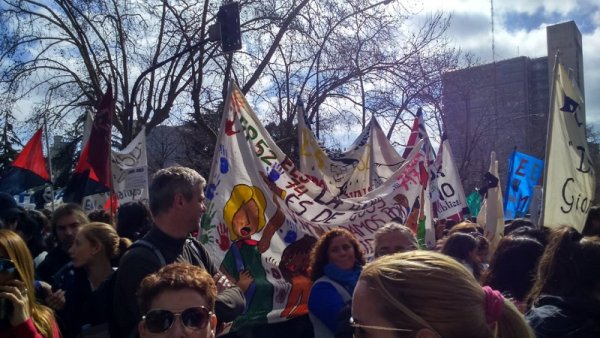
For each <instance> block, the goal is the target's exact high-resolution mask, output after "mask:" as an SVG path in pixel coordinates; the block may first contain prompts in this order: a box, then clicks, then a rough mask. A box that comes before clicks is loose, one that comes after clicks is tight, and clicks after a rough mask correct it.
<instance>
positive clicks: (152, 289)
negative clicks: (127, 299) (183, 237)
mask: <svg viewBox="0 0 600 338" xmlns="http://www.w3.org/2000/svg"><path fill="white" fill-rule="evenodd" d="M184 289H192V290H194V291H197V292H198V293H199V294H200V295H202V297H204V298H206V302H207V303H208V307H209V308H210V310H211V311H214V310H215V300H216V298H217V287H216V286H215V282H214V280H213V279H212V277H211V276H210V274H209V273H208V272H207V271H206V270H204V269H202V268H200V267H198V266H195V265H190V264H185V263H172V264H169V265H166V266H164V267H162V268H161V269H160V270H158V272H155V273H153V274H151V275H148V276H146V277H145V278H144V279H143V280H142V282H141V283H140V288H139V289H138V291H137V300H138V305H139V308H140V312H141V313H142V314H145V313H147V312H148V311H149V310H150V306H151V305H152V301H154V299H155V298H156V297H157V296H158V295H159V294H161V293H162V292H163V291H166V290H184Z"/></svg>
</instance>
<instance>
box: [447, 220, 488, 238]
mask: <svg viewBox="0 0 600 338" xmlns="http://www.w3.org/2000/svg"><path fill="white" fill-rule="evenodd" d="M457 232H462V233H464V234H474V233H476V232H478V233H479V234H480V235H483V228H482V227H481V226H480V225H479V224H477V223H473V222H468V221H464V222H460V223H458V224H456V225H454V226H452V228H451V229H450V230H448V236H452V235H453V234H455V233H457Z"/></svg>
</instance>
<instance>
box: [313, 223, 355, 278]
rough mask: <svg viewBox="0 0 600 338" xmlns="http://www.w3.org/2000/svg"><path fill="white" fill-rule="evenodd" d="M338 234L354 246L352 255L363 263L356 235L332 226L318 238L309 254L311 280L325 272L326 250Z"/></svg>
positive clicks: (327, 258) (327, 257)
mask: <svg viewBox="0 0 600 338" xmlns="http://www.w3.org/2000/svg"><path fill="white" fill-rule="evenodd" d="M338 236H343V237H346V238H347V239H348V240H349V241H350V243H351V244H352V246H353V247H354V255H355V256H356V262H357V264H358V265H361V266H362V265H365V263H366V260H365V256H364V254H363V252H362V250H360V244H359V243H358V240H356V237H354V235H352V233H351V232H350V231H348V230H346V229H344V228H339V227H338V228H333V229H331V230H329V231H327V232H326V233H324V234H323V235H322V236H321V237H320V238H319V240H318V241H317V244H315V247H314V248H313V250H312V252H311V254H310V278H311V279H312V280H313V281H316V280H317V279H319V278H321V276H323V275H324V274H325V271H324V270H325V265H327V263H329V256H328V255H327V250H329V245H330V244H331V241H332V240H333V239H334V238H336V237H338Z"/></svg>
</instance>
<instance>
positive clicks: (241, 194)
mask: <svg viewBox="0 0 600 338" xmlns="http://www.w3.org/2000/svg"><path fill="white" fill-rule="evenodd" d="M250 201H254V202H255V203H256V206H257V207H258V229H256V231H257V232H258V231H260V230H261V229H262V228H264V227H265V209H266V207H267V200H266V199H265V195H264V194H263V192H262V191H261V190H260V189H259V188H257V187H254V186H252V187H250V186H248V185H245V184H238V185H236V186H235V187H233V190H232V191H231V196H230V197H229V200H228V201H227V203H225V206H224V207H223V220H224V221H225V224H226V225H227V228H229V238H230V239H231V240H232V241H235V240H237V239H238V235H237V234H236V233H235V232H234V231H233V224H232V223H233V216H234V215H235V213H236V212H238V211H239V210H240V209H241V208H242V206H243V205H244V204H246V203H248V202H250Z"/></svg>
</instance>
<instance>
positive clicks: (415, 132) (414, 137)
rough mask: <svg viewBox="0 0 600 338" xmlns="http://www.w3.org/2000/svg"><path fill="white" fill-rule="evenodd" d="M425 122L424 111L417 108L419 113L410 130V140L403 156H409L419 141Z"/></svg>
mask: <svg viewBox="0 0 600 338" xmlns="http://www.w3.org/2000/svg"><path fill="white" fill-rule="evenodd" d="M422 124H423V111H422V110H421V108H419V109H418V110H417V115H416V116H415V121H414V122H413V126H412V129H411V130H410V136H409V137H408V142H407V143H406V147H404V153H403V154H402V158H404V159H406V158H408V155H409V154H410V152H411V151H412V150H413V148H414V147H415V144H417V142H419V140H420V139H421V138H422V136H420V135H419V133H420V129H421V126H422Z"/></svg>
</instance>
